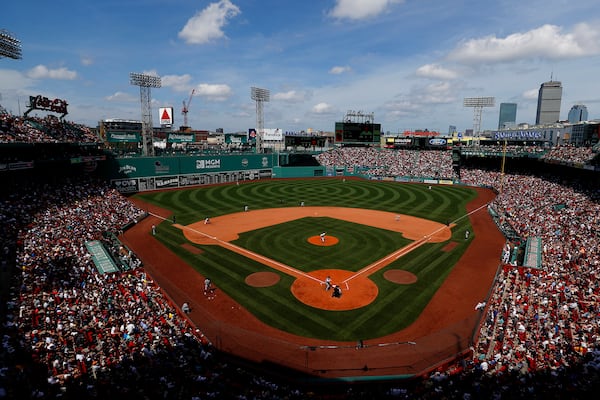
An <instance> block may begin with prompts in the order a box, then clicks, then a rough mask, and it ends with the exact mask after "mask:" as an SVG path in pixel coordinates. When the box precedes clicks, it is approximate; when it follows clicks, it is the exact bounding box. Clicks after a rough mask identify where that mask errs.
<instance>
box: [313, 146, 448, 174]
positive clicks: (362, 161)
mask: <svg viewBox="0 0 600 400" xmlns="http://www.w3.org/2000/svg"><path fill="white" fill-rule="evenodd" d="M316 158H317V161H318V162H319V163H320V164H321V165H324V166H328V167H333V166H336V167H345V168H346V169H351V170H353V171H354V172H361V173H363V174H365V175H367V176H419V177H427V178H437V179H441V178H446V179H454V178H456V172H455V171H453V169H452V153H451V152H450V151H446V150H422V151H413V150H392V149H378V148H373V147H338V148H335V149H333V150H329V151H327V152H323V153H320V154H318V155H317V156H316Z"/></svg>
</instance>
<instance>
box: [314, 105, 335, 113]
mask: <svg viewBox="0 0 600 400" xmlns="http://www.w3.org/2000/svg"><path fill="white" fill-rule="evenodd" d="M311 112H313V113H315V114H331V113H333V112H334V110H333V106H332V105H331V104H327V103H319V104H315V105H314V106H313V108H312V110H311Z"/></svg>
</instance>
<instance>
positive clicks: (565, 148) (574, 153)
mask: <svg viewBox="0 0 600 400" xmlns="http://www.w3.org/2000/svg"><path fill="white" fill-rule="evenodd" d="M596 156H597V154H596V153H594V152H593V151H592V147H587V146H571V145H562V146H554V147H553V148H551V149H550V151H549V152H548V153H547V154H546V155H545V156H544V158H545V159H546V160H555V161H562V162H567V163H576V164H589V163H590V161H592V159H594V157H596Z"/></svg>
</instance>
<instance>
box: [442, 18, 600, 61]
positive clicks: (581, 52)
mask: <svg viewBox="0 0 600 400" xmlns="http://www.w3.org/2000/svg"><path fill="white" fill-rule="evenodd" d="M597 54H600V27H598V26H597V25H589V24H579V25H577V26H575V28H574V29H573V30H572V31H571V32H563V30H562V28H561V27H559V26H556V25H543V26H541V27H539V28H536V29H532V30H530V31H527V32H522V33H513V34H511V35H508V36H506V37H505V38H497V37H496V36H486V37H483V38H480V39H471V40H467V41H465V42H463V43H461V44H459V45H458V46H457V47H456V48H455V49H454V50H452V51H451V52H450V53H449V56H448V58H449V59H450V60H453V61H457V62H461V63H494V62H510V61H515V60H520V59H524V58H528V59H531V58H541V59H548V60H558V59H569V58H573V57H585V56H591V55H597Z"/></svg>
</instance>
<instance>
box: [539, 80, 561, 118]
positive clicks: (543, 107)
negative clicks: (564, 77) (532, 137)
mask: <svg viewBox="0 0 600 400" xmlns="http://www.w3.org/2000/svg"><path fill="white" fill-rule="evenodd" d="M561 99H562V84H561V83H560V82H558V81H553V80H550V81H549V82H544V83H542V85H541V86H540V91H539V94H538V106H537V114H536V116H535V124H536V125H540V124H552V123H554V122H556V121H558V120H559V119H560V101H561Z"/></svg>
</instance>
